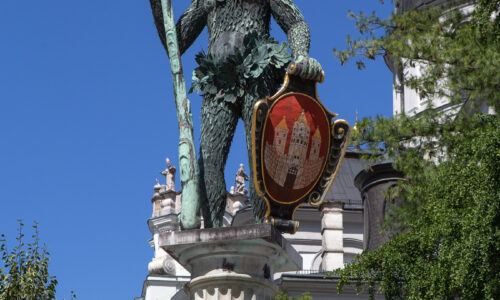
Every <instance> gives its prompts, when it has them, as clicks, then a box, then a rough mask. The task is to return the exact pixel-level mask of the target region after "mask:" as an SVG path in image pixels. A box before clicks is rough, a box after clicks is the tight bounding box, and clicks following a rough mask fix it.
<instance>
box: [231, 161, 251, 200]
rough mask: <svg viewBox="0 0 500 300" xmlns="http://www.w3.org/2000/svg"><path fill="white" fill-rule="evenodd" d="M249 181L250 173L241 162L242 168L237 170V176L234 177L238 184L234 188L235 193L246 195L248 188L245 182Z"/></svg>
mask: <svg viewBox="0 0 500 300" xmlns="http://www.w3.org/2000/svg"><path fill="white" fill-rule="evenodd" d="M247 181H248V175H247V173H245V166H244V165H243V164H240V168H239V169H238V171H237V172H236V176H235V177H234V182H235V184H236V188H235V190H234V194H240V195H246V194H247V193H248V190H247V189H246V188H245V183H246V182H247Z"/></svg>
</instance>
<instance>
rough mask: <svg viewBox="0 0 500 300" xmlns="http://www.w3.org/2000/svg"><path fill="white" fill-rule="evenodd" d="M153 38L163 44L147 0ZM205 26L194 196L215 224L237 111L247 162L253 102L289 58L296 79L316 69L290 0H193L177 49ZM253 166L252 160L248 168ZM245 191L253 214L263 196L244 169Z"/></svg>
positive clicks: (156, 0)
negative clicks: (277, 36) (274, 28)
mask: <svg viewBox="0 0 500 300" xmlns="http://www.w3.org/2000/svg"><path fill="white" fill-rule="evenodd" d="M150 2H151V7H152V10H153V15H154V19H155V24H156V27H157V29H158V33H159V36H160V39H161V41H162V43H163V45H164V46H165V48H167V44H166V38H165V27H164V20H163V13H162V7H161V0H150ZM271 16H272V17H273V18H274V19H275V20H276V22H277V23H278V25H279V26H280V27H281V29H282V30H283V31H284V32H285V33H286V34H287V38H288V43H289V47H290V50H291V53H292V56H291V57H290V56H289V54H288V52H287V51H286V50H287V49H286V45H285V44H281V45H280V44H279V43H277V42H275V41H274V40H273V39H272V38H270V37H269V26H270V21H271ZM205 26H207V28H208V34H209V45H208V50H207V53H206V54H204V53H202V54H199V55H198V56H197V57H196V60H197V62H198V63H199V65H200V66H199V67H198V68H197V69H195V71H194V74H193V80H194V82H193V88H192V89H193V90H194V91H197V92H202V93H203V103H202V108H201V122H202V124H201V142H200V153H199V168H200V170H199V175H200V181H199V182H200V193H201V195H200V197H201V200H200V201H201V209H202V212H203V216H204V220H205V227H219V226H221V225H222V217H223V214H224V209H225V207H226V203H225V202H226V184H225V180H224V167H225V164H226V159H227V155H228V153H229V148H230V145H231V141H232V139H233V135H234V130H235V128H236V125H237V122H238V119H239V118H242V119H243V122H244V124H245V132H246V142H247V149H248V157H249V162H251V161H252V159H251V156H252V154H251V145H250V143H251V137H250V132H251V126H252V124H251V120H252V112H253V107H254V104H255V103H256V102H257V101H258V100H259V99H263V98H265V97H266V96H270V95H272V94H274V93H275V92H276V91H277V89H278V87H279V85H280V84H281V83H282V81H283V76H284V67H285V66H286V64H287V63H288V62H289V61H290V58H291V59H293V61H294V62H295V63H296V65H299V66H300V68H298V69H300V70H301V71H300V72H299V73H298V74H296V75H298V76H300V77H301V78H303V79H308V80H313V79H317V78H319V77H320V74H321V73H322V69H321V66H320V64H319V63H318V62H317V61H316V60H315V59H313V58H310V57H309V45H310V34H309V27H308V25H307V24H306V22H305V21H304V18H303V16H302V14H301V13H300V11H299V10H298V9H297V7H296V6H295V5H294V3H293V1H292V0H193V1H192V3H191V5H190V7H189V8H188V9H187V10H186V11H185V12H184V14H183V15H182V16H181V17H180V18H179V20H178V22H177V24H176V32H177V40H178V45H179V51H180V53H181V54H182V53H184V52H185V51H186V49H187V48H188V47H189V46H190V45H191V44H192V43H193V42H194V40H195V39H196V38H197V37H198V35H199V34H200V33H201V32H202V30H203V29H204V27H205ZM250 170H251V172H252V168H250ZM250 178H251V180H250V199H251V203H252V206H253V211H254V216H255V219H256V222H262V221H263V217H264V214H265V211H266V203H265V201H264V200H263V199H262V198H260V197H259V196H257V194H256V192H255V187H254V183H253V180H252V179H253V176H252V174H250Z"/></svg>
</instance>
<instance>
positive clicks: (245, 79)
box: [189, 33, 291, 103]
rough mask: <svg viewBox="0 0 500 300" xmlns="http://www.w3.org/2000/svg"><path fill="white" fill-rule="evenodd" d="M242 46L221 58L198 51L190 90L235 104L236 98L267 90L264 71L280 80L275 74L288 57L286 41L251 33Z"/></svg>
mask: <svg viewBox="0 0 500 300" xmlns="http://www.w3.org/2000/svg"><path fill="white" fill-rule="evenodd" d="M244 45H245V47H244V48H245V50H244V51H239V50H237V51H236V53H235V54H234V55H230V56H229V57H228V58H226V59H225V60H223V61H219V60H217V59H216V58H215V57H214V56H212V55H210V54H209V55H205V54H204V53H200V54H198V55H197V56H196V62H198V64H199V67H197V68H196V69H195V70H194V71H193V84H192V87H191V89H190V90H189V92H190V93H192V92H193V91H194V92H197V93H201V92H202V93H203V94H206V95H207V94H208V95H211V96H212V98H214V99H215V100H218V99H224V101H227V102H231V103H234V102H235V101H236V99H237V98H238V97H242V96H245V98H247V99H249V100H254V99H255V98H256V97H255V96H256V95H260V94H262V91H264V92H267V87H266V85H265V84H266V82H265V81H263V80H262V78H261V76H262V75H263V74H264V73H267V75H270V77H271V78H273V77H278V78H279V80H281V79H282V78H281V77H282V76H276V75H277V74H276V73H277V72H278V74H280V73H282V70H283V69H284V67H285V65H286V64H287V63H288V62H289V61H290V59H291V55H290V54H289V53H288V51H287V48H288V45H287V44H286V43H282V44H278V43H277V42H276V41H275V40H274V39H272V38H271V37H269V36H267V35H265V36H262V35H258V34H257V33H251V34H249V35H247V37H246V38H245V42H244ZM278 78H276V79H278Z"/></svg>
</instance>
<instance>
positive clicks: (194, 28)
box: [150, 0, 207, 55]
mask: <svg viewBox="0 0 500 300" xmlns="http://www.w3.org/2000/svg"><path fill="white" fill-rule="evenodd" d="M150 3H151V10H152V11H153V17H154V20H155V25H156V29H157V30H158V35H159V36H160V40H161V43H162V44H163V46H164V47H165V49H167V45H166V43H165V27H164V25H163V13H162V8H161V0H150ZM206 24H207V12H206V10H205V8H204V6H203V1H202V0H193V1H192V3H191V5H190V6H189V8H188V9H187V10H186V11H185V12H184V13H183V14H182V16H181V17H180V18H179V20H178V21H177V24H176V31H177V41H178V44H179V51H180V52H181V55H182V54H183V53H184V52H185V51H186V50H187V49H188V48H189V46H191V45H192V44H193V42H194V41H195V40H196V38H197V37H198V36H199V35H200V33H201V32H202V31H203V28H204V27H205V25H206Z"/></svg>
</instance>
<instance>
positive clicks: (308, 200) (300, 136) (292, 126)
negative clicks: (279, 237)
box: [252, 68, 350, 233]
mask: <svg viewBox="0 0 500 300" xmlns="http://www.w3.org/2000/svg"><path fill="white" fill-rule="evenodd" d="M289 69H290V68H289ZM290 73H292V72H290V71H289V72H287V74H286V75H285V81H284V83H283V86H282V88H281V89H280V90H279V91H278V92H277V93H276V94H275V95H273V96H272V97H267V99H265V100H261V101H259V102H257V103H256V104H255V106H254V113H253V126H252V151H253V162H252V164H253V166H252V167H253V176H254V183H255V188H256V190H257V193H258V194H259V196H261V197H263V198H264V199H265V200H266V202H267V211H266V220H267V221H269V222H271V223H273V225H275V226H276V227H277V228H278V229H279V230H281V231H282V232H288V233H295V232H296V231H297V229H298V226H299V223H298V222H297V221H294V213H295V211H296V209H297V208H298V207H299V206H301V205H305V204H310V205H312V206H315V207H318V206H320V205H321V204H322V203H323V201H324V198H325V196H326V194H327V193H328V190H329V189H330V187H331V186H332V183H333V180H334V179H335V176H336V174H337V172H338V169H339V167H340V164H341V163H342V159H343V157H344V155H345V151H346V149H347V144H348V139H349V133H350V127H349V124H348V123H347V122H346V121H345V120H336V121H334V120H333V119H334V118H335V117H336V116H337V115H336V114H334V113H332V112H330V111H329V110H328V109H326V108H325V107H324V105H323V104H322V103H321V101H320V100H319V98H318V95H317V90H316V84H317V83H316V82H315V81H309V80H303V79H300V78H299V77H296V76H294V75H291V74H290Z"/></svg>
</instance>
